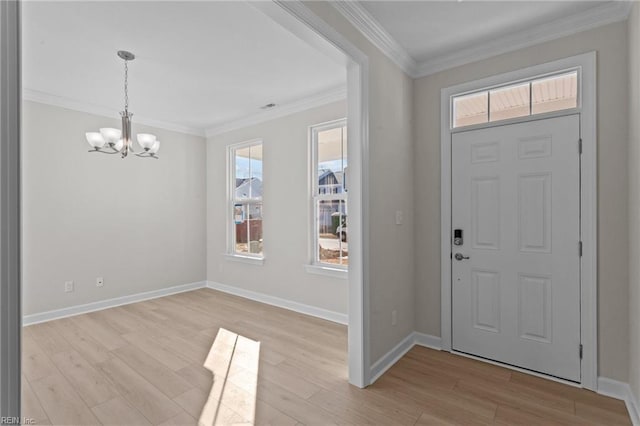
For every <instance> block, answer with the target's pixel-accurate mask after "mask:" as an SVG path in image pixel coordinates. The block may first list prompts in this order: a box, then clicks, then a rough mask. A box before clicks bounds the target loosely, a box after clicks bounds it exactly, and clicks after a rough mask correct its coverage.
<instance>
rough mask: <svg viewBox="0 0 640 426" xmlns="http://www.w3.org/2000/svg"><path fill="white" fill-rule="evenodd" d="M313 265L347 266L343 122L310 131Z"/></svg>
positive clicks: (344, 131) (344, 125)
mask: <svg viewBox="0 0 640 426" xmlns="http://www.w3.org/2000/svg"><path fill="white" fill-rule="evenodd" d="M311 145H312V147H311V149H312V153H313V154H312V158H313V161H312V167H311V170H312V181H313V188H312V209H313V239H312V242H313V253H314V261H313V263H314V264H317V265H321V266H329V267H334V268H342V269H346V268H347V266H348V264H349V243H348V240H349V231H348V225H347V212H348V208H347V207H348V205H347V184H348V180H347V121H346V120H338V121H333V122H330V123H325V124H320V125H317V126H313V127H312V128H311Z"/></svg>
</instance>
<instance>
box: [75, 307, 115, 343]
mask: <svg viewBox="0 0 640 426" xmlns="http://www.w3.org/2000/svg"><path fill="white" fill-rule="evenodd" d="M71 321H72V322H73V323H74V324H75V325H76V326H77V327H79V328H81V329H83V330H84V331H85V332H87V333H89V335H90V336H91V337H92V338H94V339H95V340H97V341H98V342H100V343H101V344H102V345H103V346H104V347H105V348H106V349H107V350H109V351H112V350H114V349H118V348H120V347H122V346H125V345H126V344H127V341H126V340H124V339H123V338H122V337H121V336H120V334H119V333H118V332H117V331H116V330H114V329H113V328H112V327H111V326H110V325H109V324H107V323H106V322H105V321H101V320H100V319H99V318H98V317H97V316H96V313H93V312H92V313H89V314H87V315H79V316H75V317H72V318H71Z"/></svg>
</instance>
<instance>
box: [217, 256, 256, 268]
mask: <svg viewBox="0 0 640 426" xmlns="http://www.w3.org/2000/svg"><path fill="white" fill-rule="evenodd" d="M222 256H223V257H224V258H225V260H227V261H228V262H239V263H248V264H249V265H258V266H262V265H264V257H253V256H242V255H239V254H228V253H225V254H223V255H222Z"/></svg>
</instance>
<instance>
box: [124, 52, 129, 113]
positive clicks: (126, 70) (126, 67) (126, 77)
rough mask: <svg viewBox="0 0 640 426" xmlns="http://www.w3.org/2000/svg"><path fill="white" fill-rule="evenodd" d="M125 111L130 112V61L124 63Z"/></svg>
mask: <svg viewBox="0 0 640 426" xmlns="http://www.w3.org/2000/svg"><path fill="white" fill-rule="evenodd" d="M124 110H125V112H128V111H129V61H127V60H125V61H124Z"/></svg>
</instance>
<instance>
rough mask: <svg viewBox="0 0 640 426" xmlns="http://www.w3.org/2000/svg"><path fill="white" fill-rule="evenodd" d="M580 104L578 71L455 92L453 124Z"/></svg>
mask: <svg viewBox="0 0 640 426" xmlns="http://www.w3.org/2000/svg"><path fill="white" fill-rule="evenodd" d="M577 107H578V71H577V70H575V71H571V72H568V73H562V74H556V75H552V76H546V77H541V78H536V79H531V80H529V81H525V82H519V83H513V84H509V85H505V86H501V87H496V88H493V89H488V90H483V91H480V92H475V93H471V94H464V95H460V96H455V97H454V98H453V102H452V109H453V128H456V127H464V126H471V125H473V124H481V123H490V122H495V121H501V120H507V119H510V118H517V117H527V116H529V115H534V114H543V113H546V112H552V111H561V110H565V109H572V108H577Z"/></svg>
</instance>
